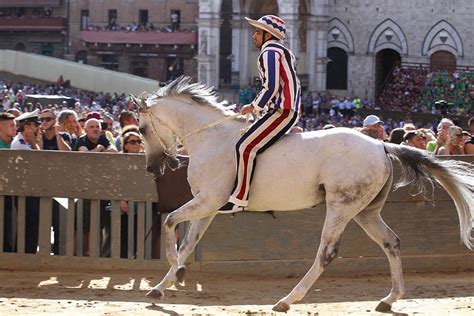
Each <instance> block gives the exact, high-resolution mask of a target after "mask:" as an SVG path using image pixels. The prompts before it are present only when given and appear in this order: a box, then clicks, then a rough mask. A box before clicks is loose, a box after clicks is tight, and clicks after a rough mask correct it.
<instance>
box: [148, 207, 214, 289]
mask: <svg viewBox="0 0 474 316" xmlns="http://www.w3.org/2000/svg"><path fill="white" fill-rule="evenodd" d="M213 219H214V215H213V216H208V217H205V218H201V219H197V220H192V221H191V222H190V224H189V227H188V230H187V231H186V236H185V237H184V239H183V243H182V244H181V246H180V247H179V252H178V267H177V269H174V268H173V267H171V268H170V269H169V271H168V273H166V275H165V277H164V278H163V280H161V282H160V283H158V284H157V285H155V286H154V287H152V288H151V289H150V291H149V292H148V293H147V294H146V295H147V296H148V297H153V298H160V297H162V296H164V292H165V289H167V288H169V287H170V286H172V285H174V284H175V282H176V281H178V282H180V283H182V282H183V281H184V271H185V270H184V263H185V262H186V260H187V259H188V257H189V255H190V254H191V253H192V252H193V251H194V248H195V247H196V244H197V243H198V242H199V240H200V239H201V237H202V236H203V235H204V232H205V231H206V230H207V228H208V227H209V224H210V223H211V222H212V220H213Z"/></svg>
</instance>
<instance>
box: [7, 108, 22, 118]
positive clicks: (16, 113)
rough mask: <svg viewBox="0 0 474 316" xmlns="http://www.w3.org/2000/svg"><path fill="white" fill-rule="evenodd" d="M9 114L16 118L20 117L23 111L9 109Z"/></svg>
mask: <svg viewBox="0 0 474 316" xmlns="http://www.w3.org/2000/svg"><path fill="white" fill-rule="evenodd" d="M7 113H10V114H11V115H13V116H14V117H18V116H20V115H21V111H20V110H18V109H16V108H11V109H8V110H7Z"/></svg>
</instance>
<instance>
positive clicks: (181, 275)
mask: <svg viewBox="0 0 474 316" xmlns="http://www.w3.org/2000/svg"><path fill="white" fill-rule="evenodd" d="M175 275H176V279H178V283H179V284H180V285H184V276H185V275H186V268H185V267H181V268H179V269H178V271H176V274H175Z"/></svg>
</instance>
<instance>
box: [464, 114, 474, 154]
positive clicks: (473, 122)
mask: <svg viewBox="0 0 474 316" xmlns="http://www.w3.org/2000/svg"><path fill="white" fill-rule="evenodd" d="M468 124H469V133H470V137H469V138H468V139H467V140H466V143H465V144H464V153H465V154H466V155H474V117H471V118H470V119H469V122H468Z"/></svg>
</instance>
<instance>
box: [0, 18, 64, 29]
mask: <svg viewBox="0 0 474 316" xmlns="http://www.w3.org/2000/svg"><path fill="white" fill-rule="evenodd" d="M66 27H67V23H66V19H64V18H0V31H62V30H65V29H66Z"/></svg>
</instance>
